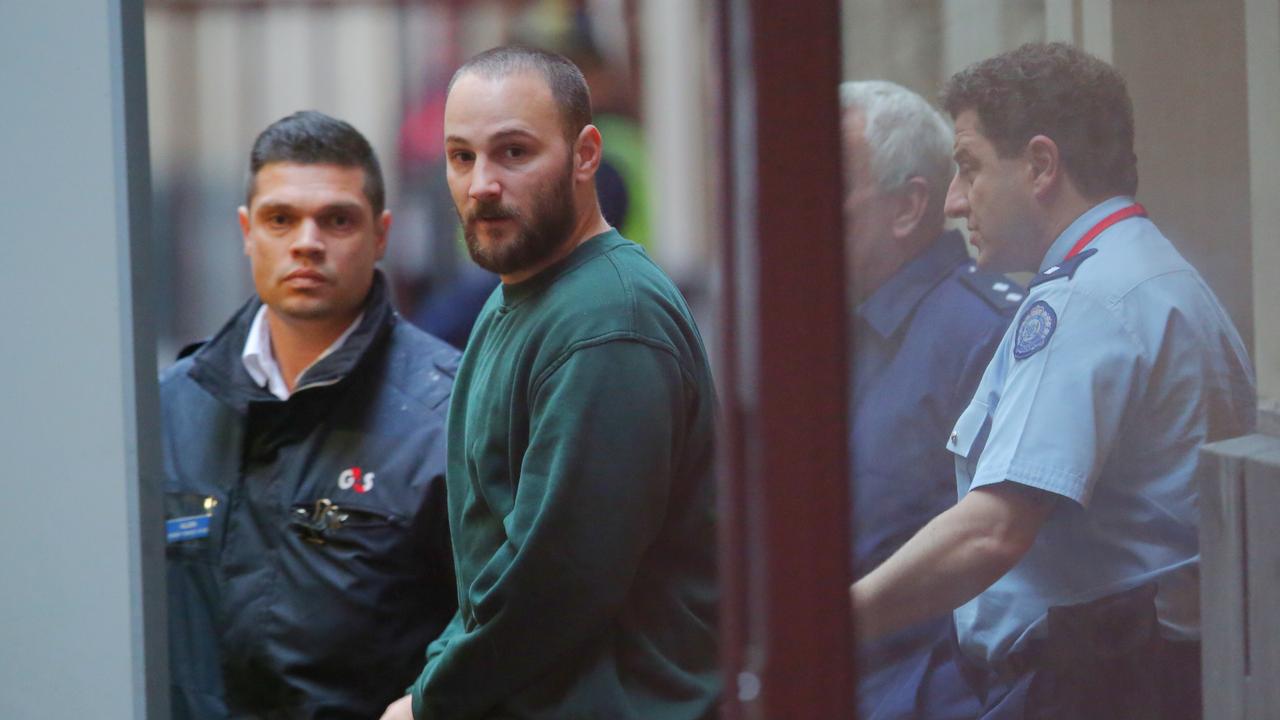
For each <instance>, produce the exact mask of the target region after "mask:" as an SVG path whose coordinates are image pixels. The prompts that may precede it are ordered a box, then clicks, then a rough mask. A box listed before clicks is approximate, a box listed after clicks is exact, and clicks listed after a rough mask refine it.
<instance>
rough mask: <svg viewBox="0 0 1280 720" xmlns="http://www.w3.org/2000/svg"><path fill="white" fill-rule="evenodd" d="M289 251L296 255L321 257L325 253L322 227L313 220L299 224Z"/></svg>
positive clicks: (309, 219)
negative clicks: (321, 235)
mask: <svg viewBox="0 0 1280 720" xmlns="http://www.w3.org/2000/svg"><path fill="white" fill-rule="evenodd" d="M289 250H290V252H292V253H293V254H294V255H320V254H323V253H324V242H322V241H321V238H320V226H319V225H318V224H317V223H316V221H315V220H314V219H313V218H306V219H305V220H303V221H302V222H301V223H299V224H298V229H297V232H295V233H294V236H293V242H291V243H290V244H289Z"/></svg>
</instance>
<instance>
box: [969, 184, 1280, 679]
mask: <svg viewBox="0 0 1280 720" xmlns="http://www.w3.org/2000/svg"><path fill="white" fill-rule="evenodd" d="M1132 202H1133V201H1132V200H1131V199H1129V198H1123V197H1118V198H1112V199H1110V200H1107V201H1106V202H1103V203H1100V204H1099V205H1096V206H1095V207H1093V208H1092V209H1090V210H1089V211H1087V212H1085V213H1084V214H1083V215H1081V216H1080V218H1079V219H1077V220H1076V221H1075V222H1073V223H1072V224H1071V225H1070V226H1069V227H1068V228H1067V229H1066V230H1064V231H1063V232H1062V234H1061V235H1060V236H1059V237H1058V238H1057V239H1056V240H1055V241H1054V243H1053V245H1052V246H1051V247H1050V249H1049V251H1048V253H1047V254H1046V256H1045V258H1044V262H1043V263H1042V264H1041V266H1040V274H1039V275H1037V276H1036V278H1035V279H1033V280H1032V282H1031V286H1030V288H1029V291H1028V297H1027V299H1026V300H1025V301H1024V303H1023V306H1022V309H1020V310H1019V313H1018V319H1017V320H1016V321H1015V322H1014V323H1013V325H1012V326H1011V327H1010V328H1009V331H1008V332H1007V333H1006V334H1005V336H1004V338H1003V339H1002V341H1001V344H1000V347H999V349H998V350H997V352H996V355H995V357H994V358H993V359H992V361H991V364H990V366H989V367H988V368H987V370H986V373H985V374H984V375H983V377H982V381H981V383H980V385H979V387H978V390H977V392H976V393H975V395H974V397H973V401H972V403H971V404H970V405H969V406H968V408H967V409H966V410H965V411H964V413H963V414H962V415H961V416H960V419H959V420H958V422H957V423H956V425H955V429H954V432H953V434H952V435H951V437H950V439H949V442H948V447H949V448H950V449H951V451H952V452H953V453H955V455H956V476H957V477H956V479H957V484H958V489H959V492H960V495H961V496H963V495H964V494H965V493H967V492H969V490H971V489H972V488H976V487H981V486H984V485H991V484H995V483H1001V482H1005V481H1011V482H1016V483H1020V484H1023V485H1027V486H1030V487H1034V488H1038V489H1040V490H1043V491H1046V492H1049V493H1053V494H1054V495H1057V496H1061V497H1059V498H1058V502H1057V503H1056V506H1055V507H1054V509H1053V511H1052V513H1051V514H1050V516H1049V519H1048V520H1047V521H1046V523H1045V525H1044V526H1043V527H1042V528H1041V530H1040V533H1039V535H1038V536H1037V538H1036V541H1035V543H1034V545H1033V546H1032V548H1031V550H1030V551H1028V553H1027V554H1026V555H1025V556H1024V557H1023V559H1022V560H1021V561H1020V562H1019V563H1018V564H1017V565H1016V566H1015V567H1014V568H1013V569H1012V570H1011V571H1010V572H1009V573H1007V574H1006V575H1005V576H1004V577H1002V578H1001V579H1000V580H998V581H996V582H995V584H993V585H992V586H991V587H990V588H988V589H987V590H986V591H984V592H983V593H981V594H980V595H979V596H978V597H976V598H975V599H973V600H972V601H970V602H969V603H967V604H965V605H963V606H961V607H960V608H959V609H958V610H956V612H955V623H956V630H957V634H958V637H959V642H960V648H961V650H962V651H963V652H964V653H965V655H966V656H967V657H969V658H971V659H973V660H976V661H978V662H981V663H985V664H987V665H988V666H990V667H992V669H993V670H996V671H997V672H999V671H1000V666H1001V663H1002V661H1003V659H1004V658H1005V657H1006V656H1007V654H1008V653H1009V652H1010V651H1012V650H1016V649H1019V648H1021V647H1022V646H1023V644H1024V643H1025V642H1026V640H1027V639H1029V638H1031V637H1037V636H1040V635H1042V634H1043V629H1042V628H1043V623H1044V619H1045V615H1046V611H1047V609H1048V608H1049V607H1050V606H1056V605H1071V604H1076V603H1081V602H1087V601H1089V600H1092V599H1095V598H1099V597H1103V596H1106V595H1110V594H1113V593H1117V592H1120V591H1123V590H1126V589H1129V588H1131V587H1134V586H1137V585H1139V584H1142V583H1145V582H1147V581H1149V580H1156V581H1158V584H1159V593H1158V595H1157V598H1156V609H1157V617H1158V618H1159V621H1160V624H1161V629H1162V631H1163V632H1164V633H1165V634H1166V635H1167V636H1169V637H1171V638H1181V639H1188V638H1195V637H1198V632H1199V594H1198V593H1199V587H1198V564H1199V548H1198V536H1197V523H1198V519H1199V513H1198V495H1197V491H1196V487H1195V484H1194V482H1193V472H1194V468H1195V464H1196V459H1197V456H1198V451H1199V448H1200V446H1201V444H1202V443H1205V442H1209V441H1213V440H1218V439H1222V438H1227V437H1232V436H1236V435H1242V434H1245V433H1247V432H1249V431H1250V430H1251V428H1252V426H1253V423H1254V419H1255V404H1256V396H1255V394H1254V385H1253V373H1252V369H1251V367H1250V364H1249V358H1248V353H1247V352H1246V350H1245V348H1244V346H1243V344H1242V343H1241V341H1240V337H1239V335H1238V334H1237V333H1236V330H1235V328H1234V326H1233V325H1232V324H1231V320H1230V318H1229V317H1228V316H1227V313H1226V311H1225V310H1223V308H1222V306H1221V305H1220V304H1219V302H1218V300H1217V299H1216V298H1215V297H1214V295H1213V293H1212V292H1211V291H1210V290H1209V288H1208V286H1207V285H1206V284H1205V282H1204V280H1203V279H1202V278H1201V277H1200V275H1199V274H1198V273H1197V272H1196V271H1195V269H1194V268H1192V267H1191V266H1190V265H1189V264H1188V263H1187V262H1186V260H1184V259H1183V258H1182V256H1181V255H1179V254H1178V252H1177V250H1175V249H1174V247H1173V245H1172V244H1171V243H1170V242H1169V241H1168V240H1167V239H1166V238H1165V237H1164V235H1162V234H1161V233H1160V231H1159V230H1158V229H1157V228H1156V226H1155V225H1154V224H1152V223H1151V221H1149V220H1147V219H1146V218H1144V217H1134V218H1130V219H1127V220H1123V221H1121V222H1119V223H1117V224H1115V225H1112V226H1111V227H1110V228H1108V229H1107V230H1105V231H1103V232H1102V233H1101V234H1100V235H1098V236H1097V237H1096V238H1095V239H1094V240H1093V242H1092V243H1091V244H1090V245H1089V247H1088V248H1087V249H1086V250H1085V251H1084V252H1082V253H1080V254H1079V255H1077V256H1076V257H1074V258H1072V259H1070V260H1068V259H1067V258H1066V256H1067V253H1068V251H1069V250H1070V248H1071V247H1072V246H1073V245H1074V244H1075V242H1076V241H1077V240H1079V239H1080V238H1081V237H1082V236H1083V235H1084V234H1085V233H1086V232H1087V231H1088V230H1089V229H1090V228H1091V227H1093V226H1094V225H1095V224H1096V223H1097V222H1098V221H1100V220H1102V219H1103V218H1105V217H1106V216H1108V215H1110V214H1111V213H1113V212H1115V211H1116V210H1119V209H1121V208H1124V207H1127V206H1128V205H1129V204H1131V203H1132Z"/></svg>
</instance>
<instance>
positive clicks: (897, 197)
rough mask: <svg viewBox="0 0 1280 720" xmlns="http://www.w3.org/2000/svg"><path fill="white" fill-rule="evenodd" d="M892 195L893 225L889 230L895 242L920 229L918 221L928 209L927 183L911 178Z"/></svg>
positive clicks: (926, 181)
mask: <svg viewBox="0 0 1280 720" xmlns="http://www.w3.org/2000/svg"><path fill="white" fill-rule="evenodd" d="M893 195H894V206H893V224H892V225H891V226H890V230H891V231H892V232H893V237H894V239H895V240H901V239H903V238H905V237H908V236H910V235H911V233H913V232H915V230H916V228H918V227H920V220H921V219H922V218H924V214H925V211H926V210H928V208H929V181H928V180H925V179H924V178H922V177H913V178H911V179H909V180H907V182H906V183H905V184H903V186H902V187H901V188H899V189H898V190H897V191H895V192H894V193H893Z"/></svg>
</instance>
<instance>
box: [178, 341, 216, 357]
mask: <svg viewBox="0 0 1280 720" xmlns="http://www.w3.org/2000/svg"><path fill="white" fill-rule="evenodd" d="M208 342H209V338H205V339H204V340H197V341H195V342H193V343H188V344H186V345H183V346H182V349H181V350H179V351H178V356H177V357H175V358H174V360H181V359H182V358H184V357H186V356H188V355H194V354H195V352H196V351H197V350H199V349H200V348H202V347H204V346H205V345H206V344H207V343H208Z"/></svg>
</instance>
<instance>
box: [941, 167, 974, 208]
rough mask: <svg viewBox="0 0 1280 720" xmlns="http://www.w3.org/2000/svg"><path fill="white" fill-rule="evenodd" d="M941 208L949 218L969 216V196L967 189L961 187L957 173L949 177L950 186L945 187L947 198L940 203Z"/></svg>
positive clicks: (961, 183)
mask: <svg viewBox="0 0 1280 720" xmlns="http://www.w3.org/2000/svg"><path fill="white" fill-rule="evenodd" d="M942 210H943V212H945V213H946V214H947V217H950V218H962V217H968V216H969V196H968V193H967V189H966V188H965V187H963V182H962V181H961V180H960V175H959V173H957V174H956V175H955V176H953V177H952V178H951V186H950V187H948V188H947V200H946V202H944V203H943V204H942Z"/></svg>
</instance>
